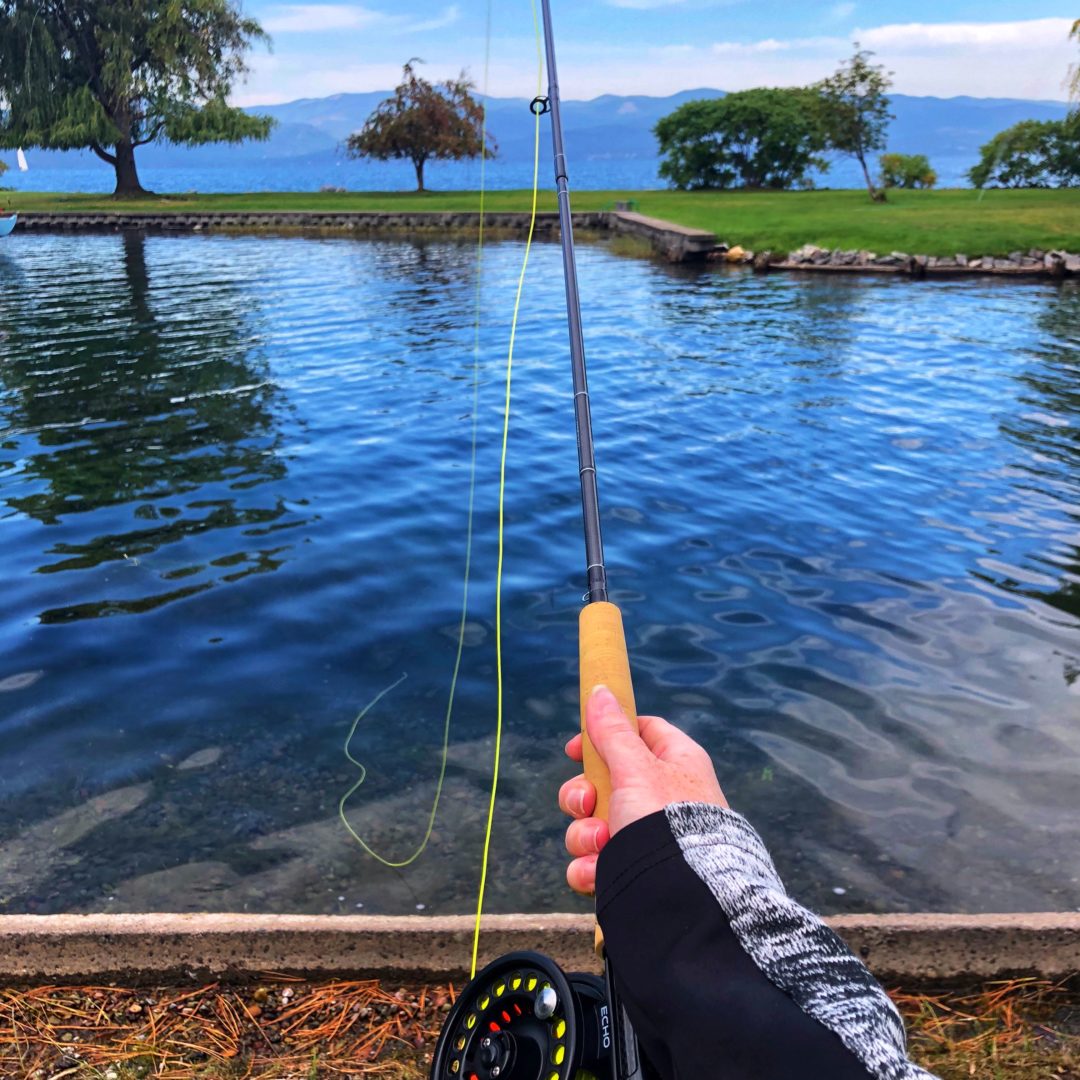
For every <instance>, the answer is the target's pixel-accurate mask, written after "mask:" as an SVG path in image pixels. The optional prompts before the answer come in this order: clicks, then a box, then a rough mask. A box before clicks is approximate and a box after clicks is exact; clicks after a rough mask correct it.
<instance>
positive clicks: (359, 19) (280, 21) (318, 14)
mask: <svg viewBox="0 0 1080 1080" xmlns="http://www.w3.org/2000/svg"><path fill="white" fill-rule="evenodd" d="M460 18H461V9H460V8H459V7H458V5H457V4H451V5H450V6H449V7H448V8H446V9H444V11H443V12H442V14H441V15H436V16H435V18H433V19H425V20H422V21H420V22H411V21H410V20H409V19H408V18H407V17H405V16H404V15H387V14H385V13H384V12H381V11H375V10H374V9H372V8H366V7H361V6H360V5H358V4H282V5H280V6H279V7H275V8H271V9H270V11H269V13H268V14H267V16H266V17H265V19H263V27H264V29H266V30H267V31H269V32H270V33H271V34H318V33H325V32H327V31H331V30H360V29H364V28H365V27H369V26H378V27H380V28H381V29H384V30H386V31H388V32H390V33H399V34H420V33H424V32H425V31H428V30H441V29H442V28H443V27H444V26H450V25H452V24H453V23H456V22H457V21H458V19H460Z"/></svg>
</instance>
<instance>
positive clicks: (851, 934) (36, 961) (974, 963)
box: [0, 913, 1080, 986]
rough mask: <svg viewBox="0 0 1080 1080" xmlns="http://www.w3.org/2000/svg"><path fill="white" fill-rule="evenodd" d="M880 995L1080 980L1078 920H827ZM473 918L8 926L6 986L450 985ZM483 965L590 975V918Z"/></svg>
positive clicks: (8, 918) (534, 934) (487, 924)
mask: <svg viewBox="0 0 1080 1080" xmlns="http://www.w3.org/2000/svg"><path fill="white" fill-rule="evenodd" d="M827 921H828V922H829V923H830V925H831V926H832V927H833V928H834V929H835V930H836V931H837V933H839V934H840V935H841V937H843V938H844V939H845V940H846V941H847V942H848V944H849V945H850V946H851V948H852V949H853V950H854V951H855V952H856V953H857V954H858V955H860V956H861V957H862V958H863V959H864V960H865V961H866V963H867V964H868V965H869V967H870V968H871V970H872V971H873V972H874V973H875V974H876V975H877V976H878V977H879V978H880V979H882V980H884V981H886V982H888V983H902V984H904V985H908V986H911V985H915V984H918V983H927V982H939V983H940V982H956V983H958V982H963V981H972V980H986V979H1002V978H1007V977H1011V976H1016V975H1034V976H1038V977H1040V978H1043V979H1054V980H1057V979H1064V978H1070V977H1075V976H1076V974H1077V972H1080V913H1061V914H1057V913H1046V914H1026V915H841V916H836V917H834V918H831V919H828V920H827ZM472 930H473V918H472V916H438V917H424V916H403V917H385V916H353V915H341V916H338V915H326V916H323V915H168V914H163V915H5V916H0V984H3V983H8V984H14V983H23V984H25V983H34V984H37V985H40V984H42V983H56V982H78V981H83V982H85V981H88V980H92V981H101V980H109V979H116V980H122V981H123V982H124V983H125V985H132V984H133V983H134V982H139V981H142V982H154V981H162V980H174V979H179V980H181V981H187V980H192V979H194V980H206V979H218V978H231V979H234V980H237V981H241V980H244V979H250V978H256V977H258V975H259V973H260V972H266V971H276V972H280V973H283V974H295V975H301V976H305V977H320V976H332V977H339V976H340V977H359V976H366V975H377V976H381V977H393V978H403V977H406V976H418V977H422V978H432V977H437V978H440V979H442V978H458V977H460V976H461V975H462V974H463V973H464V972H466V971H467V970H468V966H469V958H470V953H471V944H472ZM480 940H481V956H480V963H481V964H484V963H487V962H488V961H489V960H492V959H494V958H495V957H496V956H499V955H501V954H502V953H505V952H511V951H513V950H516V949H536V950H538V951H540V952H546V953H548V954H549V955H551V956H553V957H554V958H555V959H556V960H558V961H559V963H561V964H562V965H563V966H564V967H565V968H566V969H567V970H596V969H597V960H596V957H595V954H594V952H593V919H592V917H591V916H586V915H494V916H489V917H487V918H485V919H484V931H483V934H482V935H481V939H480Z"/></svg>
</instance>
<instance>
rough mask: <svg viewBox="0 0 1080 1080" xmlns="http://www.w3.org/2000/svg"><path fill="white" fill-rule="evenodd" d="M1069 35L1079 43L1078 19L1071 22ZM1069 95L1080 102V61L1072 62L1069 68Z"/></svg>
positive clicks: (1079, 25) (1079, 20)
mask: <svg viewBox="0 0 1080 1080" xmlns="http://www.w3.org/2000/svg"><path fill="white" fill-rule="evenodd" d="M1069 37H1073V38H1076V41H1077V44H1080V19H1077V20H1076V22H1074V23H1073V24H1072V29H1071V30H1070V31H1069ZM1069 95H1070V97H1071V98H1072V99H1073V101H1076V102H1080V63H1076V64H1073V65H1072V67H1071V68H1070V69H1069Z"/></svg>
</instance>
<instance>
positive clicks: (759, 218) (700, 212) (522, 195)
mask: <svg viewBox="0 0 1080 1080" xmlns="http://www.w3.org/2000/svg"><path fill="white" fill-rule="evenodd" d="M529 197H530V196H529V193H528V192H525V191H494V192H489V193H488V195H487V206H488V208H489V209H490V210H492V211H506V210H518V211H525V210H527V209H528V207H529ZM617 199H618V200H628V199H633V200H634V201H635V202H636V203H637V208H638V210H639V211H640V212H641V213H643V214H649V215H651V216H653V217H659V218H664V219H666V220H668V221H674V222H677V223H679V224H681V225H688V226H691V227H693V228H698V229H707V230H709V231H710V232H714V233H716V234H717V236H718V237H719V238H720V239H721V240H725V241H727V242H728V243H729V244H742V245H743V246H744V247H747V248H750V249H753V250H756V251H760V250H763V249H765V248H771V249H773V250H776V251H790V250H792V249H794V248H797V247H799V246H800V245H801V244H805V243H813V244H819V245H820V246H821V247H827V248H867V249H869V250H871V251H876V252H877V253H878V254H886V253H888V252H889V251H895V250H898V251H905V252H907V253H909V254H926V255H953V254H956V253H957V252H962V253H964V254H966V255H973V256H974V255H1006V254H1008V253H1009V252H1011V251H1017V250H1021V251H1027V250H1028V249H1029V248H1044V249H1049V248H1064V249H1066V250H1068V251H1080V189H1073V190H1055V191H984V192H979V191H962V190H949V191H894V192H892V193H891V194H890V195H889V201H888V202H887V203H884V204H875V203H871V202H870V200H869V199H868V198H867V196H866V193H865V192H859V191H807V192H788V191H777V192H687V191H638V192H625V191H580V192H575V193H574V194H573V205H574V209H576V210H600V209H604V208H610V207H611V206H612V205H613V204H614V202H615V200H617ZM0 203H3V204H4V205H6V206H7V207H8V208H10V209H12V210H25V211H35V210H36V211H50V212H58V211H72V212H78V211H102V210H106V211H107V210H123V211H134V212H137V211H148V212H154V213H162V212H167V211H177V212H181V211H188V212H198V211H212V210H232V211H243V210H264V211H275V210H280V211H285V210H322V211H345V210H368V211H371V210H394V211H418V210H433V211H434V210H476V209H477V208H478V207H479V195H478V194H477V193H476V192H468V191H455V192H429V193H425V194H422V195H421V194H416V193H414V192H409V193H401V192H348V193H345V194H334V193H327V194H322V193H292V192H286V193H273V192H266V193H258V194H238V195H169V196H161V197H155V198H151V199H140V200H137V201H126V202H118V201H114V200H113V199H112V198H110V197H109V196H102V195H62V194H53V193H38V192H10V193H3V194H0ZM541 207H542V209H545V210H554V209H555V198H554V196H553V195H552V194H551V193H550V192H548V191H545V192H543V194H542V198H541Z"/></svg>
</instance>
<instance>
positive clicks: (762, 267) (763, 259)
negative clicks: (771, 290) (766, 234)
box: [754, 251, 773, 274]
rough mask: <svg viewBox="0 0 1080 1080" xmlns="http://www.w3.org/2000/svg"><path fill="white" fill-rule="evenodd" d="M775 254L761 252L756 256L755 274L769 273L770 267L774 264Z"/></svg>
mask: <svg viewBox="0 0 1080 1080" xmlns="http://www.w3.org/2000/svg"><path fill="white" fill-rule="evenodd" d="M772 260H773V253H772V252H771V251H759V252H758V253H757V254H756V255H755V256H754V273H755V274H764V273H767V272H768V269H769V266H770V265H771V264H772Z"/></svg>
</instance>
